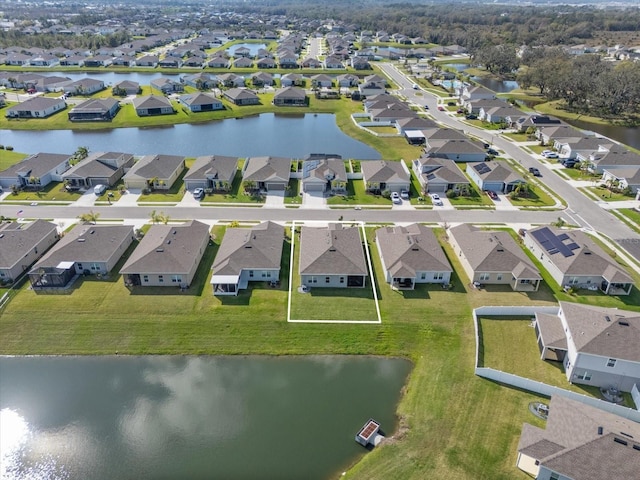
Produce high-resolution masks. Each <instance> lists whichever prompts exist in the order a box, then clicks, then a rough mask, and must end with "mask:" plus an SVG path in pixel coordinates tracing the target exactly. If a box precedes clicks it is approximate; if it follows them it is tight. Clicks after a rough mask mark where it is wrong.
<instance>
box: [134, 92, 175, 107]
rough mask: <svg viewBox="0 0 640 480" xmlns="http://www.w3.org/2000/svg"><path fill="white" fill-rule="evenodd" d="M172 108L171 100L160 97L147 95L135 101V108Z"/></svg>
mask: <svg viewBox="0 0 640 480" xmlns="http://www.w3.org/2000/svg"><path fill="white" fill-rule="evenodd" d="M164 107H172V105H171V102H170V101H169V99H167V98H165V97H160V96H158V95H145V96H143V97H136V98H134V99H133V108H135V109H136V110H137V109H140V108H164Z"/></svg>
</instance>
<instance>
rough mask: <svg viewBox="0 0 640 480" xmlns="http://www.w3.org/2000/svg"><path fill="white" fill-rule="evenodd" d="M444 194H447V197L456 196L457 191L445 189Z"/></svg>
mask: <svg viewBox="0 0 640 480" xmlns="http://www.w3.org/2000/svg"><path fill="white" fill-rule="evenodd" d="M445 195H446V196H447V198H456V197H457V196H458V192H456V191H455V190H452V189H449V190H447V192H446V193H445Z"/></svg>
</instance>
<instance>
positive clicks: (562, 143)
mask: <svg viewBox="0 0 640 480" xmlns="http://www.w3.org/2000/svg"><path fill="white" fill-rule="evenodd" d="M601 145H602V146H605V147H606V148H607V149H610V148H611V147H612V146H613V145H614V144H613V143H612V142H611V141H609V140H606V139H604V138H598V137H594V136H588V137H585V136H582V137H578V138H575V137H569V138H557V139H555V140H554V142H553V148H555V149H556V150H557V151H558V155H559V156H560V157H562V158H577V156H578V155H582V156H583V157H588V156H589V155H591V154H592V153H595V152H597V151H598V150H600V146H601Z"/></svg>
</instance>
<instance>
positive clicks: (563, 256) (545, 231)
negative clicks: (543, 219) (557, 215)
mask: <svg viewBox="0 0 640 480" xmlns="http://www.w3.org/2000/svg"><path fill="white" fill-rule="evenodd" d="M524 244H525V245H526V247H527V248H528V249H529V250H530V251H531V252H532V253H533V254H534V255H535V256H536V258H538V259H539V260H540V263H542V265H543V266H544V267H545V268H546V269H547V270H548V271H549V273H550V274H551V276H552V277H553V279H554V280H555V281H556V282H558V285H560V286H562V287H564V288H565V289H569V288H585V289H588V290H594V291H595V290H601V291H602V292H604V293H605V294H607V295H629V293H631V289H632V288H633V279H632V278H631V277H630V276H629V274H628V273H627V272H626V271H625V270H624V268H622V267H621V266H620V265H618V263H617V262H616V261H615V260H613V259H612V258H611V257H610V256H609V255H607V253H606V252H605V251H604V250H602V248H600V247H599V246H598V245H597V244H596V243H595V242H594V241H593V240H591V238H589V236H588V235H587V234H586V233H584V232H582V231H580V230H562V229H559V228H554V227H538V228H535V229H533V230H529V231H527V232H526V234H525V237H524Z"/></svg>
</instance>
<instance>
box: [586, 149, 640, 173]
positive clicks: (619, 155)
mask: <svg viewBox="0 0 640 480" xmlns="http://www.w3.org/2000/svg"><path fill="white" fill-rule="evenodd" d="M576 159H577V160H578V161H581V162H582V161H584V162H586V163H587V165H588V169H589V170H590V171H591V172H594V173H603V172H604V170H615V169H618V168H628V167H640V155H638V154H637V153H634V152H631V151H629V150H626V149H623V148H621V147H616V148H612V149H610V150H603V151H598V152H595V153H592V154H590V155H589V156H586V157H585V156H582V155H581V154H578V155H577V156H576Z"/></svg>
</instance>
